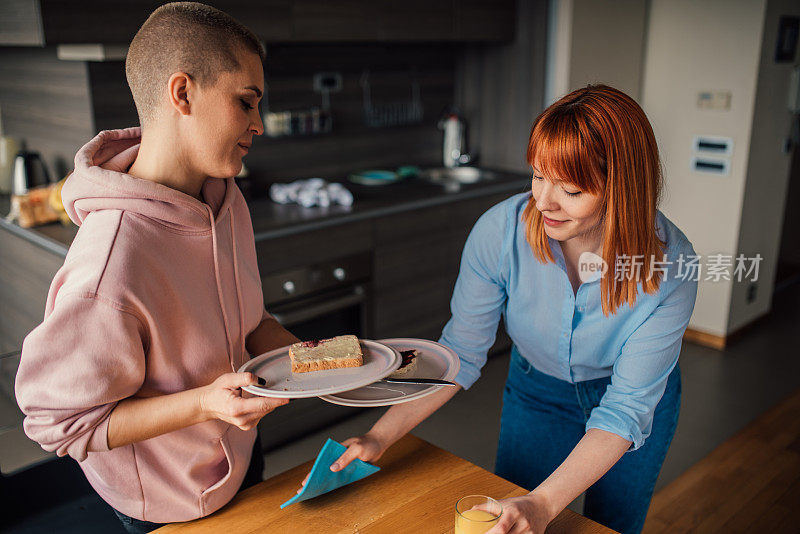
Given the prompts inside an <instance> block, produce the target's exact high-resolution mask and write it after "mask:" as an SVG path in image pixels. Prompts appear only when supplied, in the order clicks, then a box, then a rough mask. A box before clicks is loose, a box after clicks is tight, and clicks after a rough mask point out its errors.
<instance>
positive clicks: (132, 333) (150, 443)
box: [16, 128, 268, 523]
mask: <svg viewBox="0 0 800 534" xmlns="http://www.w3.org/2000/svg"><path fill="white" fill-rule="evenodd" d="M139 142H140V130H139V128H128V129H126V130H113V131H105V132H101V133H100V134H99V135H98V136H97V137H95V138H94V139H92V140H91V141H90V142H89V143H87V144H86V146H84V147H83V148H82V149H81V150H80V151H79V152H78V154H77V155H76V156H75V172H74V173H73V174H72V176H70V178H69V179H68V180H67V183H66V184H65V186H64V189H63V192H62V198H63V200H64V206H65V207H66V209H67V212H68V213H69V216H70V218H71V219H72V220H73V221H74V222H75V224H78V225H80V230H79V231H78V235H77V237H76V238H75V241H74V242H73V244H72V246H71V247H70V250H69V253H68V254H67V258H66V261H65V262H64V266H63V267H62V268H61V269H60V270H59V271H58V273H57V274H56V276H55V278H54V279H53V283H52V285H51V286H50V292H49V294H48V297H47V307H46V309H45V315H44V322H43V323H42V324H41V325H39V326H38V327H37V328H36V329H34V330H33V331H32V332H31V333H30V334H29V335H28V337H27V338H26V339H25V342H24V344H23V348H22V363H21V365H20V367H19V371H18V373H17V379H16V394H17V401H18V403H19V406H20V407H21V408H22V411H23V412H24V413H25V415H26V416H27V417H26V418H25V423H24V428H25V432H26V433H27V435H28V436H29V437H30V438H31V439H33V440H35V441H37V442H39V443H40V444H41V445H42V447H43V448H44V449H46V450H48V451H55V452H56V453H57V454H58V455H59V456H64V455H67V454H69V455H70V456H72V457H73V458H75V459H76V460H78V462H80V466H81V468H82V469H83V471H84V473H85V474H86V477H87V478H88V479H89V482H90V483H91V485H92V486H93V487H94V489H95V490H96V491H97V493H99V494H100V496H101V497H102V498H103V499H105V500H106V501H107V502H108V503H109V504H110V505H111V506H113V507H114V508H116V509H117V510H119V511H120V512H122V513H124V514H126V515H129V516H131V517H135V518H137V519H142V520H146V521H153V522H158V523H164V522H172V521H188V520H191V519H196V518H198V517H202V516H206V515H208V514H210V513H212V512H214V511H215V510H217V509H219V508H220V507H222V506H223V505H224V504H226V503H227V502H228V501H230V500H231V498H232V497H233V496H234V494H235V493H236V492H237V490H238V489H239V486H240V484H241V482H242V480H243V478H244V475H245V471H246V470H247V467H248V464H249V461H250V455H251V451H252V447H253V442H254V440H255V436H256V434H255V432H256V431H255V430H250V431H247V432H245V431H242V430H240V429H239V428H237V427H235V426H232V425H229V424H228V423H225V422H222V421H219V420H214V421H209V422H205V423H200V424H197V425H194V426H190V427H187V428H184V429H182V430H178V431H175V432H170V433H168V434H164V435H161V436H158V437H155V438H152V439H148V440H145V441H141V442H138V443H134V444H132V445H127V446H124V447H119V448H116V449H113V450H109V448H108V421H109V414H110V412H111V411H112V410H113V409H114V407H115V406H116V403H117V402H118V401H120V400H121V399H125V398H127V397H131V396H137V397H151V396H155V395H164V394H168V393H175V392H178V391H183V390H186V389H190V388H195V387H198V386H204V385H206V384H209V383H210V382H212V381H213V380H214V379H216V378H217V377H219V376H220V375H222V374H224V373H227V372H231V371H235V370H237V369H238V368H239V367H240V366H241V365H242V364H243V363H244V362H245V361H246V360H247V359H248V357H249V356H248V354H247V351H246V350H245V337H246V336H247V335H248V334H249V333H250V332H252V331H253V330H254V329H255V328H256V326H258V324H259V323H260V322H261V320H262V318H264V317H267V316H268V315H267V314H266V311H265V310H264V303H263V297H262V293H261V279H260V277H259V273H258V264H257V262H256V252H255V244H254V240H253V227H252V223H251V221H250V214H249V212H248V210H247V205H246V204H245V201H244V198H243V197H242V194H241V192H240V191H239V189H238V188H237V187H236V184H235V182H234V180H233V179H232V178H229V179H225V180H220V179H209V180H207V181H206V183H205V184H204V185H203V198H204V199H205V201H206V202H207V203H208V204H204V203H203V202H200V201H199V200H197V199H195V198H192V197H190V196H189V195H186V194H184V193H181V192H179V191H176V190H174V189H170V188H168V187H165V186H163V185H160V184H157V183H155V182H150V181H147V180H141V179H138V178H134V177H133V176H130V175H128V174H125V171H126V170H127V169H128V168H129V167H130V165H131V164H132V163H133V161H134V159H135V158H136V154H137V152H138V150H139Z"/></svg>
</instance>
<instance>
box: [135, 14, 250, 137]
mask: <svg viewBox="0 0 800 534" xmlns="http://www.w3.org/2000/svg"><path fill="white" fill-rule="evenodd" d="M242 50H245V51H251V52H253V53H256V54H258V56H259V57H260V58H261V61H264V58H265V56H266V52H265V51H264V45H263V44H262V43H261V41H260V40H259V39H258V37H256V36H255V34H253V32H251V31H250V30H249V29H247V28H246V27H245V26H244V25H243V24H241V23H240V22H239V21H237V20H236V19H234V18H233V17H231V16H230V15H228V14H226V13H223V12H222V11H220V10H219V9H216V8H213V7H211V6H207V5H205V4H200V3H197V2H172V3H169V4H164V5H163V6H161V7H159V8H158V9H156V10H155V11H153V12H152V13H151V14H150V16H149V17H148V18H147V20H146V21H145V22H144V24H142V27H141V28H139V31H138V32H136V35H135V36H134V38H133V40H132V41H131V44H130V47H129V48H128V55H127V57H126V58H125V76H126V77H127V79H128V86H129V87H130V89H131V93H133V101H134V103H135V104H136V111H137V113H138V114H139V122H140V123H141V125H142V126H143V127H144V126H145V125H146V124H149V123H151V122H152V121H153V120H154V119H155V117H156V110H157V109H158V106H159V102H160V99H161V94H162V92H163V91H164V87H165V85H166V83H167V81H168V80H169V77H170V76H172V74H174V73H175V72H185V73H186V74H188V75H190V76H191V77H192V79H193V80H194V81H196V82H197V83H198V84H199V85H200V86H206V85H212V86H213V85H214V83H216V81H217V79H218V77H219V75H220V74H221V73H223V72H230V71H233V70H236V69H238V68H240V65H239V61H238V60H237V54H238V53H239V52H241V51H242Z"/></svg>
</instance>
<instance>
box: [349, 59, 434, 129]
mask: <svg viewBox="0 0 800 534" xmlns="http://www.w3.org/2000/svg"><path fill="white" fill-rule="evenodd" d="M369 78H370V74H369V71H368V70H365V71H364V72H363V74H362V75H361V92H362V96H363V101H364V123H365V124H366V125H367V126H368V127H370V128H386V127H389V126H401V125H405V124H417V123H419V122H422V116H423V109H422V99H421V98H420V90H419V81H418V80H417V79H416V78H414V79H412V81H411V100H406V101H395V102H385V103H380V104H373V102H372V89H371V86H370V81H369Z"/></svg>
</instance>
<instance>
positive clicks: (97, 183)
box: [61, 127, 235, 230]
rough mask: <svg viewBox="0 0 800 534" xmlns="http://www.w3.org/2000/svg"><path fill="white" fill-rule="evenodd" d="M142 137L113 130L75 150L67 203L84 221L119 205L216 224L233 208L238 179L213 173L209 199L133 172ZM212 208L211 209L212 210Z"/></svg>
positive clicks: (168, 218) (167, 220)
mask: <svg viewBox="0 0 800 534" xmlns="http://www.w3.org/2000/svg"><path fill="white" fill-rule="evenodd" d="M141 141H142V133H141V128H139V127H135V128H126V129H124V130H107V131H103V132H100V133H99V134H97V136H96V137H95V138H94V139H92V140H91V141H89V142H88V143H86V145H84V146H83V148H81V149H80V150H79V151H78V153H77V154H76V155H75V170H74V171H73V173H72V174H71V175H70V176H69V178H67V181H66V183H65V184H64V188H63V189H62V191H61V198H62V201H63V203H64V208H65V209H66V211H67V214H68V215H69V217H70V219H72V222H74V223H75V224H77V225H78V226H80V225H81V224H82V223H83V221H84V220H85V219H86V217H87V216H88V215H89V213H91V212H93V211H98V210H106V209H114V210H124V211H129V212H133V213H138V214H140V215H143V216H145V217H148V218H151V219H155V220H157V221H159V222H161V223H163V224H165V225H167V226H170V227H173V228H184V229H194V230H196V229H201V228H205V229H207V228H209V226H211V222H212V221H211V218H212V217H214V214H216V218H219V217H220V216H221V215H222V214H224V213H225V211H226V210H228V209H229V208H230V205H231V202H232V200H233V189H234V187H235V184H234V183H233V178H227V179H218V178H209V179H207V180H206V182H205V183H204V184H203V189H202V191H203V198H204V199H205V201H206V203H207V204H204V203H203V202H200V201H199V200H197V199H196V198H194V197H192V196H190V195H187V194H186V193H182V192H180V191H177V190H175V189H172V188H170V187H167V186H165V185H162V184H159V183H156V182H152V181H150V180H143V179H140V178H136V177H134V176H131V175H130V174H127V171H128V169H129V168H130V166H131V165H132V164H133V162H134V161H135V160H136V156H137V154H138V153H139V147H140V145H141ZM209 207H210V208H211V210H210V211H209Z"/></svg>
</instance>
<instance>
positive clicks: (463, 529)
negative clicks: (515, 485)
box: [455, 495, 503, 534]
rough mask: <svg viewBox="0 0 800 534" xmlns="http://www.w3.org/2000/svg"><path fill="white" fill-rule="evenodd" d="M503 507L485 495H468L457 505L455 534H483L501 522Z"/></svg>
mask: <svg viewBox="0 0 800 534" xmlns="http://www.w3.org/2000/svg"><path fill="white" fill-rule="evenodd" d="M502 514H503V506H502V505H501V504H500V503H499V502H497V501H496V500H494V499H492V498H491V497H486V496H485V495H467V496H466V497H462V498H461V499H459V500H458V502H457V503H456V531H455V534H483V533H484V532H486V531H487V530H489V529H490V528H492V527H493V526H494V525H496V524H497V522H498V521H500V516H501V515H502Z"/></svg>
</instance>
